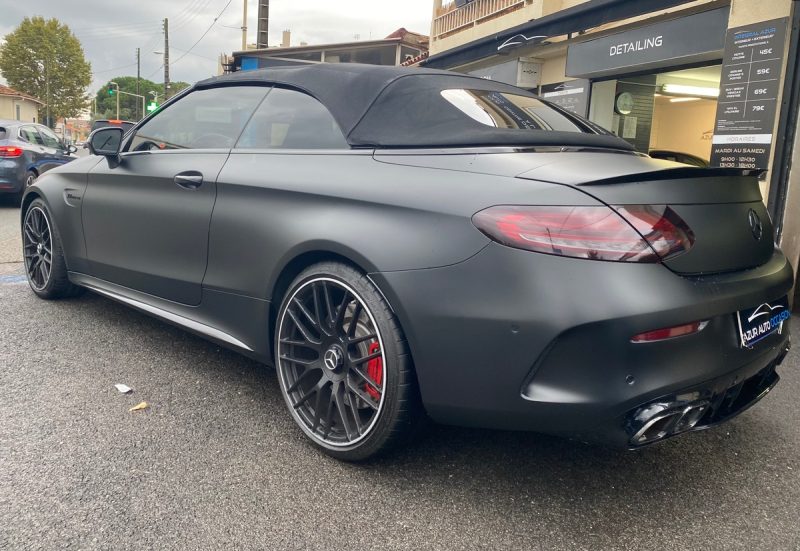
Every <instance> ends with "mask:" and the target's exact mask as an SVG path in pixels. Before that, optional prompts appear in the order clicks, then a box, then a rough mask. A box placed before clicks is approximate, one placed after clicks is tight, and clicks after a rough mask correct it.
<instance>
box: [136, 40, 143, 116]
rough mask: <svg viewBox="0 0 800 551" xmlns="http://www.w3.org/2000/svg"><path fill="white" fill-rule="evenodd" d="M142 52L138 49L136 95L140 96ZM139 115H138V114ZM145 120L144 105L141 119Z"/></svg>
mask: <svg viewBox="0 0 800 551" xmlns="http://www.w3.org/2000/svg"><path fill="white" fill-rule="evenodd" d="M141 54H142V52H141V50H140V49H139V48H136V95H139V79H140V78H141V76H142V56H141ZM137 114H138V113H137ZM143 118H144V104H142V115H141V116H140V117H139V119H143Z"/></svg>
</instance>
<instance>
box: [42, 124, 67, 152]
mask: <svg viewBox="0 0 800 551" xmlns="http://www.w3.org/2000/svg"><path fill="white" fill-rule="evenodd" d="M37 130H38V131H39V135H40V136H41V137H42V140H44V145H45V146H46V147H52V148H55V149H63V148H64V145H63V144H62V143H61V140H59V139H58V136H56V135H55V134H53V132H52V131H51V130H50V129H49V128H47V127H45V126H40V127H39V128H37Z"/></svg>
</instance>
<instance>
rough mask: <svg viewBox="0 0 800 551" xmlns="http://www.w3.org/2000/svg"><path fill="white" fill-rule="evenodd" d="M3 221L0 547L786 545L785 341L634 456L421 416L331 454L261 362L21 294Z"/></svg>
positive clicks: (796, 463) (86, 306) (797, 473)
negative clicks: (732, 398)
mask: <svg viewBox="0 0 800 551" xmlns="http://www.w3.org/2000/svg"><path fill="white" fill-rule="evenodd" d="M17 220H18V211H17V210H16V209H14V208H11V207H2V206H0V262H1V263H0V320H1V321H0V323H2V328H3V329H2V339H1V340H0V549H3V550H17V549H137V550H139V549H223V548H226V549H227V548H237V549H248V548H249V549H320V550H327V549H387V550H388V549H414V550H417V549H443V550H445V549H447V550H449V549H492V550H496V549H591V550H598V549H603V550H606V549H665V550H667V549H676V550H685V549H724V550H727V551H730V550H738V549H743V550H744V549H746V550H752V549H770V550H772V549H778V550H796V549H800V525H799V523H798V520H799V519H800V410H799V409H798V407H797V404H798V396H800V374H799V373H798V367H800V356H798V352H797V350H795V351H792V353H791V354H790V356H789V357H788V359H787V361H786V362H785V363H784V366H783V368H782V369H781V370H780V373H781V375H782V377H783V380H782V382H781V383H780V384H779V385H778V387H777V388H776V389H775V391H774V392H773V393H772V394H770V395H769V396H768V397H767V398H765V400H764V401H763V402H762V403H761V404H759V405H758V406H756V407H755V408H753V409H752V410H750V411H749V412H747V413H745V414H744V415H742V416H740V417H739V418H737V419H735V420H734V421H733V422H731V423H729V424H727V425H726V426H723V427H720V428H717V429H714V430H711V431H706V432H704V433H698V434H691V435H687V436H683V437H681V438H679V439H675V440H672V441H669V442H665V443H663V444H660V445H658V446H656V447H653V448H650V449H647V450H644V451H641V452H637V453H628V452H619V451H612V450H607V449H601V448H592V447H586V446H583V445H581V444H575V443H570V442H567V441H563V440H559V439H555V438H549V437H543V436H537V435H534V434H525V433H506V432H489V431H477V430H466V429H457V428H450V427H431V428H430V429H429V430H428V431H427V432H426V433H425V434H424V435H423V436H421V437H420V438H419V439H418V441H417V442H415V443H414V444H413V446H410V447H409V448H407V449H404V450H401V451H400V452H398V453H396V454H395V455H393V456H391V457H387V458H384V459H381V460H379V461H375V462H373V463H370V464H367V465H348V464H342V463H338V462H336V461H334V460H332V459H329V458H327V457H326V456H324V455H321V454H320V453H318V452H316V451H315V450H313V449H312V448H311V447H310V446H308V445H307V444H306V443H305V442H304V440H303V438H302V437H301V434H300V431H299V430H298V429H296V428H295V427H294V426H293V424H292V422H291V420H290V417H289V415H288V413H287V412H286V411H285V410H284V404H283V401H282V399H281V397H280V395H279V393H278V389H277V383H276V380H275V377H274V373H273V372H272V371H270V370H268V369H266V368H264V367H262V366H261V365H259V364H256V363H254V362H252V361H250V360H247V359H244V358H242V357H240V356H238V355H236V354H235V353H233V352H229V351H226V350H222V349H220V348H218V347H216V346H215V345H212V344H209V343H207V342H205V341H203V340H201V339H199V338H196V337H194V336H192V335H189V334H187V333H184V332H183V331H180V330H178V329H175V328H173V327H171V326H168V325H165V324H163V323H161V322H159V321H156V320H154V319H151V318H148V317H146V316H144V315H142V314H139V313H136V312H133V311H131V310H129V309H127V308H125V307H123V306H121V305H118V304H116V303H114V302H111V301H109V300H106V299H104V298H101V297H99V296H95V295H92V294H87V295H85V296H83V297H81V298H78V299H74V300H69V301H62V302H45V301H42V300H38V299H37V298H35V297H34V295H33V294H32V293H31V292H30V290H29V289H28V286H27V284H26V283H25V282H24V278H23V277H22V275H23V271H22V266H21V264H19V262H18V261H19V260H20V258H19V246H18V241H17V238H16V235H15V232H16V228H17ZM793 332H794V336H795V342H798V341H797V338H798V336H800V335H798V331H797V329H794V330H793ZM115 383H125V384H127V385H129V386H131V387H133V388H134V389H135V392H134V393H133V394H132V395H130V396H126V395H121V394H119V393H117V391H116V390H115V389H114V386H113V385H114V384H115ZM140 401H147V402H148V403H149V404H150V409H148V410H146V411H144V412H138V413H130V412H129V411H128V409H129V408H130V407H132V406H133V405H135V404H136V403H138V402H140Z"/></svg>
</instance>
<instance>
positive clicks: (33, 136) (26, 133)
mask: <svg viewBox="0 0 800 551" xmlns="http://www.w3.org/2000/svg"><path fill="white" fill-rule="evenodd" d="M19 135H20V137H21V138H22V139H23V140H25V141H26V142H28V143H32V144H35V145H44V140H42V137H41V136H39V133H38V132H37V131H36V128H34V127H33V126H23V127H22V128H20V129H19Z"/></svg>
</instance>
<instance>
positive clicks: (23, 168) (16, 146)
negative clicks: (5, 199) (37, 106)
mask: <svg viewBox="0 0 800 551" xmlns="http://www.w3.org/2000/svg"><path fill="white" fill-rule="evenodd" d="M76 151H77V148H75V147H74V146H67V145H66V144H64V142H62V141H61V139H60V138H59V137H58V136H56V135H55V134H54V133H53V131H52V130H50V129H49V128H47V127H46V126H43V125H41V124H35V123H30V122H20V121H4V120H0V194H1V195H12V196H14V197H17V198H19V199H21V198H22V194H23V193H24V192H25V189H26V188H27V187H29V186H30V185H32V184H33V182H35V181H36V178H38V177H39V175H41V174H43V173H45V172H47V171H48V170H50V169H52V168H55V167H57V166H60V165H63V164H64V163H68V162H70V161H72V160H74V159H75V158H76V157H74V156H73V155H72V153H75V152H76Z"/></svg>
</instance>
